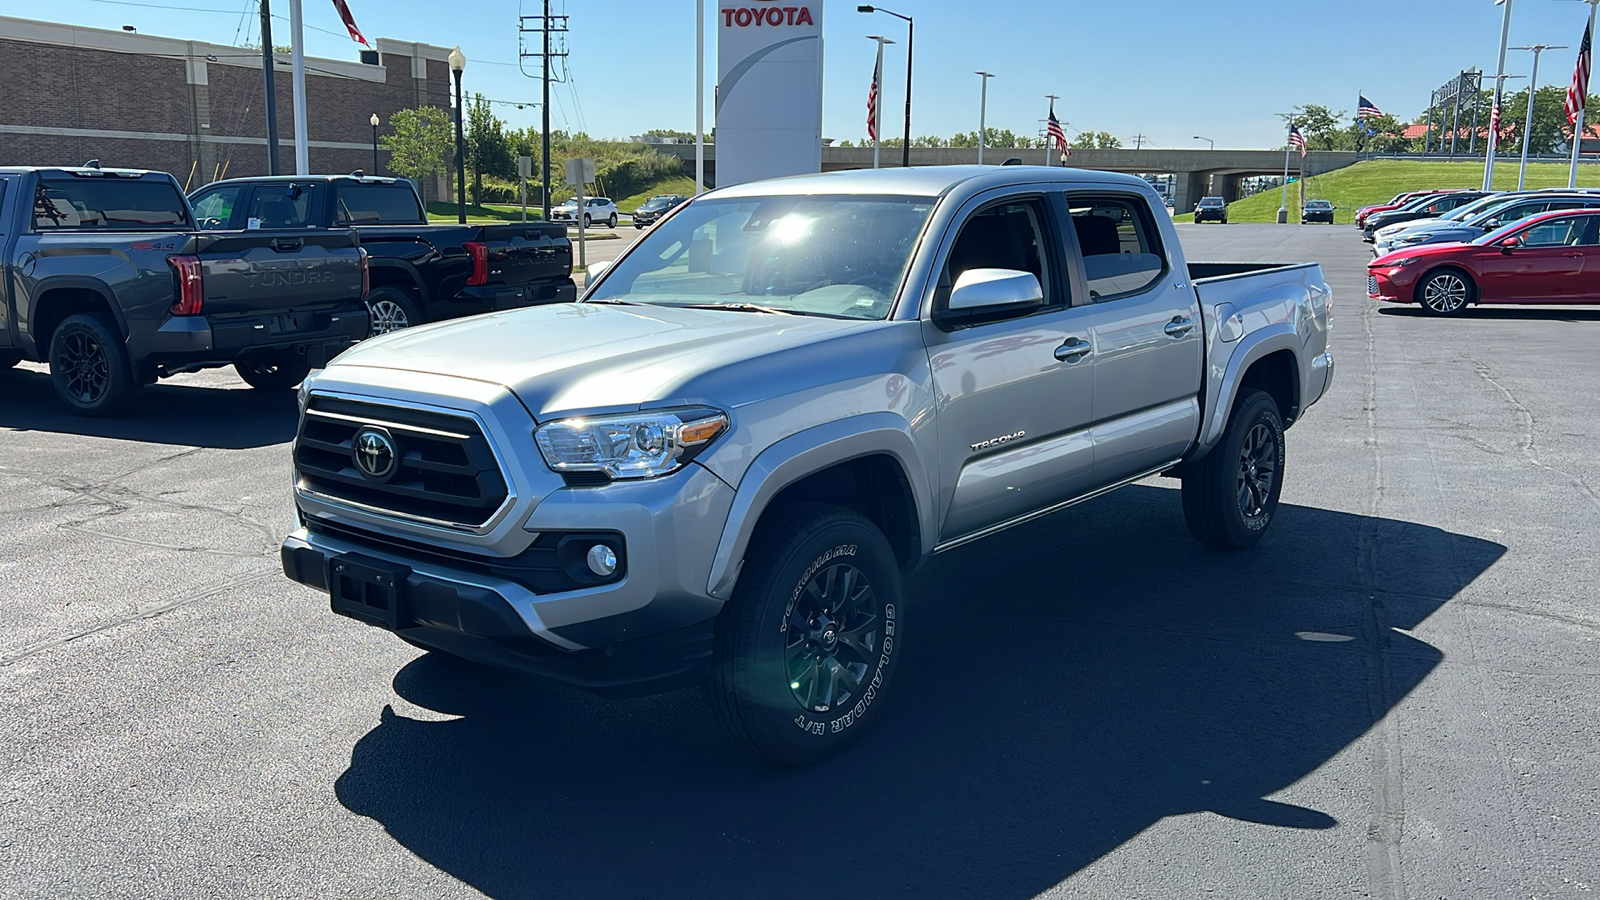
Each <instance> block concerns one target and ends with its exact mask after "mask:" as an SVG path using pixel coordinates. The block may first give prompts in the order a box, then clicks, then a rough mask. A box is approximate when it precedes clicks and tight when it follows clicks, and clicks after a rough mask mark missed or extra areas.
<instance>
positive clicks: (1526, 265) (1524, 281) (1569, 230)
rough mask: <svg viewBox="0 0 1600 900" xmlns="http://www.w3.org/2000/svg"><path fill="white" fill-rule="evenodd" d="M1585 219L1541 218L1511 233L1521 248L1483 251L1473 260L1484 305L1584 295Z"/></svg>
mask: <svg viewBox="0 0 1600 900" xmlns="http://www.w3.org/2000/svg"><path fill="white" fill-rule="evenodd" d="M1587 222H1588V217H1585V216H1558V217H1556V218H1552V219H1542V220H1540V221H1538V222H1535V223H1534V224H1532V225H1529V226H1528V227H1527V228H1524V229H1522V231H1520V232H1518V233H1517V234H1516V237H1519V238H1521V239H1522V244H1521V246H1518V247H1515V248H1511V249H1506V248H1503V247H1487V248H1485V251H1486V252H1484V253H1482V254H1481V255H1480V256H1479V261H1480V271H1481V273H1482V274H1481V282H1482V283H1481V284H1480V285H1479V290H1480V292H1481V295H1482V300H1483V302H1485V303H1571V302H1574V299H1575V298H1577V297H1581V296H1583V295H1584V293H1585V289H1584V286H1583V264H1584V255H1585V254H1584V252H1583V248H1582V247H1580V246H1578V244H1579V240H1580V238H1581V237H1582V236H1583V231H1584V228H1585V227H1586V225H1587Z"/></svg>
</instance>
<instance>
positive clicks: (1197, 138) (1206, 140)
mask: <svg viewBox="0 0 1600 900" xmlns="http://www.w3.org/2000/svg"><path fill="white" fill-rule="evenodd" d="M1194 139H1195V140H1197V141H1205V142H1206V143H1207V144H1210V145H1211V146H1209V147H1207V148H1206V149H1207V150H1215V149H1217V142H1216V141H1213V140H1212V139H1211V138H1208V137H1201V136H1200V135H1198V134H1197V135H1195V136H1194Z"/></svg>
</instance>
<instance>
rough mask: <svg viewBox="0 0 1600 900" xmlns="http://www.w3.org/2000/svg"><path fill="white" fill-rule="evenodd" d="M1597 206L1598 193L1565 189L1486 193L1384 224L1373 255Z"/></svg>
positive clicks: (1466, 238) (1469, 236)
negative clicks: (1432, 214) (1436, 212)
mask: <svg viewBox="0 0 1600 900" xmlns="http://www.w3.org/2000/svg"><path fill="white" fill-rule="evenodd" d="M1595 207H1600V193H1596V192H1594V191H1573V190H1566V189H1559V190H1557V189H1552V190H1538V191H1508V192H1503V193H1494V194H1487V195H1485V196H1483V197H1479V198H1478V199H1477V200H1474V201H1472V202H1471V203H1468V204H1466V205H1465V206H1459V207H1457V208H1455V209H1454V210H1451V211H1450V212H1447V213H1445V214H1443V215H1441V216H1438V217H1437V218H1423V219H1415V220H1411V221H1407V222H1397V223H1393V224H1388V225H1385V226H1383V227H1381V228H1379V229H1378V230H1377V231H1375V232H1374V233H1373V255H1374V256H1382V255H1384V254H1385V253H1388V252H1390V251H1391V250H1397V249H1400V248H1401V247H1413V246H1417V245H1419V244H1437V243H1445V242H1450V241H1471V240H1473V239H1475V238H1479V237H1482V236H1483V235H1484V234H1485V233H1487V232H1490V231H1494V230H1496V229H1499V228H1501V227H1503V226H1505V225H1509V224H1511V223H1513V222H1519V221H1521V220H1523V219H1526V218H1528V217H1530V216H1534V215H1538V214H1539V213H1542V212H1553V211H1558V210H1563V209H1590V208H1595Z"/></svg>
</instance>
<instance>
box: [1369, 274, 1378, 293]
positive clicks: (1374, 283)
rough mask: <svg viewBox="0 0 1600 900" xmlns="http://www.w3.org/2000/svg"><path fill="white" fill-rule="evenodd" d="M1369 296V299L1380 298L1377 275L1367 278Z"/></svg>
mask: <svg viewBox="0 0 1600 900" xmlns="http://www.w3.org/2000/svg"><path fill="white" fill-rule="evenodd" d="M1367 296H1368V297H1376V296H1378V276H1376V275H1368V276H1367Z"/></svg>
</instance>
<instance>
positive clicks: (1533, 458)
mask: <svg viewBox="0 0 1600 900" xmlns="http://www.w3.org/2000/svg"><path fill="white" fill-rule="evenodd" d="M1462 358H1463V359H1465V360H1466V361H1467V362H1470V363H1472V365H1473V367H1474V368H1476V369H1477V372H1478V377H1479V378H1482V379H1483V380H1484V381H1485V382H1487V383H1488V384H1489V385H1491V386H1493V387H1494V389H1495V390H1497V391H1499V392H1500V395H1501V396H1502V397H1504V398H1505V401H1506V404H1507V405H1509V406H1510V407H1511V409H1512V410H1513V411H1514V412H1515V413H1516V415H1517V417H1518V418H1519V419H1520V420H1521V426H1522V434H1521V435H1520V436H1519V437H1518V439H1517V446H1518V447H1520V448H1521V450H1522V455H1523V457H1524V458H1526V459H1527V460H1528V463H1529V464H1530V465H1532V466H1534V467H1535V468H1538V469H1543V470H1544V471H1546V472H1549V473H1551V474H1553V475H1559V476H1561V477H1562V478H1564V479H1566V480H1567V481H1568V482H1569V483H1570V484H1571V485H1572V486H1573V487H1575V488H1577V489H1578V490H1579V491H1581V492H1582V493H1583V495H1584V496H1585V497H1587V498H1589V502H1590V503H1591V504H1592V505H1593V506H1594V507H1595V508H1596V509H1600V494H1596V493H1595V491H1594V488H1592V487H1590V486H1589V483H1588V482H1587V481H1585V480H1583V478H1582V477H1581V476H1578V475H1574V474H1573V473H1571V472H1568V471H1567V470H1565V469H1561V468H1557V467H1556V466H1552V465H1550V464H1549V463H1547V462H1545V461H1544V459H1543V458H1542V457H1541V456H1540V455H1539V449H1538V446H1537V444H1536V443H1535V441H1534V429H1535V427H1536V426H1537V425H1538V421H1537V420H1536V419H1535V418H1534V416H1533V411H1532V410H1530V409H1528V407H1527V405H1526V404H1524V403H1523V402H1522V401H1521V400H1519V399H1517V395H1516V394H1515V393H1513V392H1512V391H1511V389H1510V388H1508V387H1506V386H1505V385H1504V384H1501V383H1500V382H1499V380H1497V379H1496V378H1495V377H1494V375H1493V374H1491V373H1490V371H1489V367H1488V366H1487V365H1485V364H1484V363H1482V362H1481V361H1479V360H1476V359H1473V358H1472V357H1470V356H1464V357H1462Z"/></svg>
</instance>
